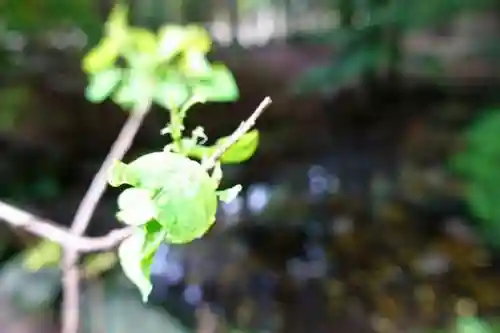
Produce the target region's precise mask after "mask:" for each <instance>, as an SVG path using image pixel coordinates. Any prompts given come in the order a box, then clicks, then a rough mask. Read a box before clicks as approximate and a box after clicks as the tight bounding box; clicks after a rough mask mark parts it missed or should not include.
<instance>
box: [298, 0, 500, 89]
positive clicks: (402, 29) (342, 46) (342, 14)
mask: <svg viewBox="0 0 500 333" xmlns="http://www.w3.org/2000/svg"><path fill="white" fill-rule="evenodd" d="M331 5H332V6H333V8H334V9H335V10H337V12H338V14H339V21H340V26H338V27H335V28H333V29H332V30H330V31H327V32H324V33H313V34H312V36H310V37H306V40H309V41H310V42H314V43H321V44H326V45H330V46H331V47H332V48H333V49H334V50H335V55H334V57H333V58H332V60H331V62H329V63H328V64H326V65H321V66H318V67H316V68H313V69H312V70H310V71H308V72H307V73H305V74H304V75H303V77H302V78H301V79H300V80H299V82H298V91H299V92H311V91H317V90H322V89H326V88H339V87H342V86H345V85H348V84H351V83H353V82H356V81H357V80H359V79H361V80H362V82H369V81H370V80H372V79H373V78H374V77H376V76H378V75H382V76H391V75H392V76H394V75H399V74H400V71H401V65H402V62H403V60H404V54H403V49H402V47H403V45H402V42H403V38H404V36H406V34H407V33H408V32H411V31H414V30H417V29H432V28H436V27H439V26H440V25H443V24H446V23H448V22H450V21H451V20H452V19H453V18H455V17H457V15H458V14H461V13H465V12H471V11H478V10H484V9H487V8H491V7H494V6H497V5H496V3H495V2H494V1H492V0H481V1H464V0H441V1H411V0H363V1H351V0H333V1H331ZM424 60H425V62H427V63H431V64H432V66H433V67H434V68H437V69H439V66H436V59H424Z"/></svg>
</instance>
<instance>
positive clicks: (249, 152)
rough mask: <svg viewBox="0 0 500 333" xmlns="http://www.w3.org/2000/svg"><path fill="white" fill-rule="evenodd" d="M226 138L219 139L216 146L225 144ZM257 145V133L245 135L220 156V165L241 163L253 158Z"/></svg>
mask: <svg viewBox="0 0 500 333" xmlns="http://www.w3.org/2000/svg"><path fill="white" fill-rule="evenodd" d="M226 140H227V138H223V139H219V140H218V145H221V144H222V143H223V142H225V141H226ZM258 145H259V131H257V130H252V131H250V132H247V133H245V134H244V135H242V136H241V138H240V139H239V140H238V141H237V142H236V143H235V144H234V145H232V146H231V147H229V149H228V150H226V152H225V153H224V154H222V156H221V158H220V161H221V162H222V163H241V162H244V161H246V160H248V159H249V158H250V157H252V156H253V154H254V153H255V151H256V150H257V147H258Z"/></svg>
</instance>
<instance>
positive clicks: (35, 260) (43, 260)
mask: <svg viewBox="0 0 500 333" xmlns="http://www.w3.org/2000/svg"><path fill="white" fill-rule="evenodd" d="M61 258H62V249H61V245H59V244H58V243H55V242H52V241H49V240H42V241H40V242H39V243H38V244H37V245H35V246H33V247H31V248H29V249H28V250H25V251H24V252H23V266H24V267H25V268H27V269H28V270H30V271H38V270H40V269H41V268H44V267H51V266H57V265H58V264H59V262H60V260H61Z"/></svg>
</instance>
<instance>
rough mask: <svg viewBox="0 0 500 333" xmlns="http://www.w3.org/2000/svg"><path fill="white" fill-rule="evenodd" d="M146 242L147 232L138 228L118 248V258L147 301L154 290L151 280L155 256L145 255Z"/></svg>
mask: <svg viewBox="0 0 500 333" xmlns="http://www.w3.org/2000/svg"><path fill="white" fill-rule="evenodd" d="M145 242H146V233H145V232H144V231H142V230H136V231H135V232H134V234H132V236H130V237H129V238H127V239H125V240H124V241H123V242H122V243H121V244H120V247H119V248H118V258H119V259H120V264H121V266H122V269H123V273H124V274H125V275H126V276H127V278H128V279H129V280H130V281H131V282H132V283H133V284H134V285H135V286H136V287H137V288H138V289H139V292H140V293H141V297H142V301H143V302H147V300H148V297H149V294H150V293H151V291H152V290H153V285H152V283H151V280H150V274H151V268H150V267H151V264H152V263H153V256H152V255H151V256H146V257H144V256H143V248H144V245H145Z"/></svg>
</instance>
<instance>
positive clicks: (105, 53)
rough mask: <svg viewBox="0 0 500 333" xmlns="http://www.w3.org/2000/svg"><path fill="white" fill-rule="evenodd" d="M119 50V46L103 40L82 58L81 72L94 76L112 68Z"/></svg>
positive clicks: (112, 41) (107, 39)
mask: <svg viewBox="0 0 500 333" xmlns="http://www.w3.org/2000/svg"><path fill="white" fill-rule="evenodd" d="M119 49H120V45H119V44H118V43H117V42H116V41H114V40H112V39H109V38H104V39H103V40H101V42H100V43H99V44H98V45H97V46H96V47H94V48H93V49H91V50H90V51H89V53H87V55H86V56H85V58H83V62H82V64H83V70H84V71H85V72H86V73H87V74H94V73H97V72H101V71H104V70H106V69H108V68H110V67H112V66H114V64H115V61H116V59H117V58H118V52H119Z"/></svg>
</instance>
